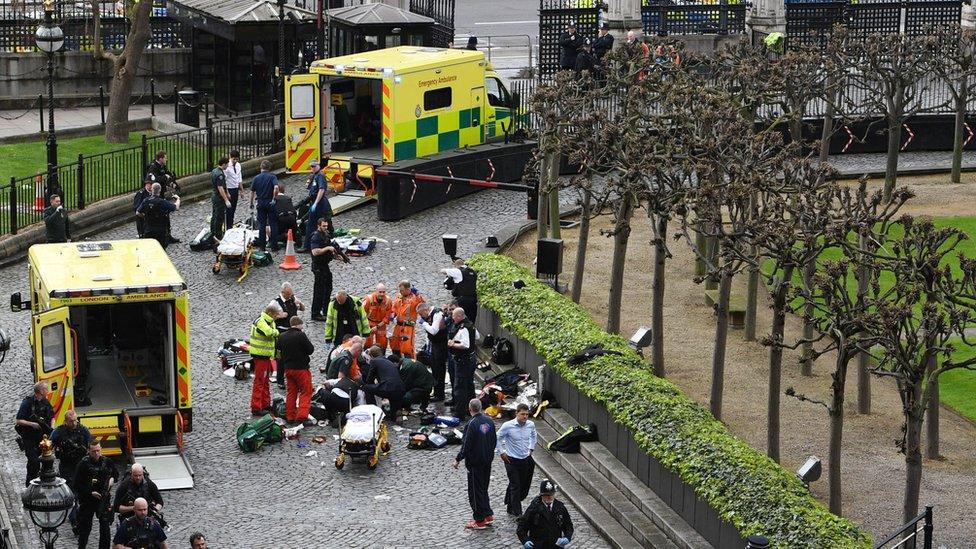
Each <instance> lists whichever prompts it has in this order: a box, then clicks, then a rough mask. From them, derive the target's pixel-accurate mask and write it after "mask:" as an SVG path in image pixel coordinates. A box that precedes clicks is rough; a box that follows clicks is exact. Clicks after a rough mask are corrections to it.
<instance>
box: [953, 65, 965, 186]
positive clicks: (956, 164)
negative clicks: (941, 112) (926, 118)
mask: <svg viewBox="0 0 976 549" xmlns="http://www.w3.org/2000/svg"><path fill="white" fill-rule="evenodd" d="M968 85H969V78H968V77H967V75H966V74H965V73H964V74H963V75H962V76H961V77H959V97H957V98H956V125H955V127H954V128H953V132H952V182H953V183H959V182H960V181H961V177H962V143H963V141H964V139H963V126H964V125H965V123H966V100H967V99H968V93H967V90H966V87H967V86H968Z"/></svg>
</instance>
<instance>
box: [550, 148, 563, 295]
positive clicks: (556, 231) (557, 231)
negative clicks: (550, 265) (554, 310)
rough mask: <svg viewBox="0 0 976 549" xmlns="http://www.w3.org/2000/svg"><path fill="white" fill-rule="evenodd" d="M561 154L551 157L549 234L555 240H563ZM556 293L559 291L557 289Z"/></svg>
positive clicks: (554, 154) (553, 154)
mask: <svg viewBox="0 0 976 549" xmlns="http://www.w3.org/2000/svg"><path fill="white" fill-rule="evenodd" d="M559 160H560V158H559V153H552V155H550V157H549V174H548V182H549V234H551V235H552V237H553V238H562V232H561V227H560V226H559V185H558V184H557V182H558V181H559ZM556 291H559V289H558V288H557V289H556Z"/></svg>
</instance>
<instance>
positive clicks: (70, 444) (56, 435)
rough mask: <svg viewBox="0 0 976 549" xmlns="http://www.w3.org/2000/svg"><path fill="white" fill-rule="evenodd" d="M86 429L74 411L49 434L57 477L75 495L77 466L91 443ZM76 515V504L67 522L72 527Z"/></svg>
mask: <svg viewBox="0 0 976 549" xmlns="http://www.w3.org/2000/svg"><path fill="white" fill-rule="evenodd" d="M91 438H92V437H91V433H90V432H88V427H85V426H84V425H82V424H81V423H79V422H78V415H77V414H76V413H75V411H74V410H68V411H67V412H65V414H64V423H62V424H61V425H59V426H58V428H57V429H55V430H54V432H53V433H51V444H53V445H54V455H55V456H57V458H58V476H59V477H61V478H63V479H64V480H65V481H66V482H67V483H68V487H69V488H71V490H72V491H74V492H75V493H77V492H78V490H77V489H76V488H75V473H76V472H77V471H78V464H79V463H81V460H82V459H84V458H85V456H86V455H88V443H90V442H91ZM77 513H78V502H77V501H75V506H74V507H72V508H71V513H70V514H69V515H68V521H69V522H70V523H71V524H72V526H74V524H75V519H76V518H77Z"/></svg>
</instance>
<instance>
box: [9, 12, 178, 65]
mask: <svg viewBox="0 0 976 549" xmlns="http://www.w3.org/2000/svg"><path fill="white" fill-rule="evenodd" d="M54 6H55V8H54V20H55V22H56V23H57V24H58V26H60V27H61V30H62V31H63V32H64V49H63V51H92V50H93V49H94V47H93V46H94V42H93V36H94V19H93V17H92V11H91V8H90V7H89V3H88V2H56V3H55V4H54ZM99 13H100V14H101V23H102V31H101V39H102V47H103V48H105V49H121V48H122V47H123V46H125V37H126V35H127V34H128V32H129V22H128V19H126V18H125V17H123V16H122V14H121V13H119V12H117V11H116V3H115V2H112V1H101V2H99ZM43 21H44V2H43V1H42V0H20V1H19V2H6V1H5V2H3V3H0V52H8V53H28V52H33V51H36V50H35V39H34V32H35V30H36V29H37V26H38V25H39V24H40V23H42V22H43ZM150 26H151V28H152V35H151V37H150V40H149V43H148V44H147V45H146V47H147V48H182V47H187V46H188V45H189V38H188V33H187V29H185V28H184V27H183V25H182V24H181V23H180V22H179V21H176V20H175V19H171V18H170V17H167V15H166V8H165V3H164V2H162V0H157V1H156V2H155V5H154V7H153V13H152V17H151V18H150Z"/></svg>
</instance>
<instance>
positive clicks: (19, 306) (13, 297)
mask: <svg viewBox="0 0 976 549" xmlns="http://www.w3.org/2000/svg"><path fill="white" fill-rule="evenodd" d="M26 309H30V301H23V300H22V299H21V297H20V292H14V293H12V294H10V310H11V311H13V312H15V313H16V312H18V311H23V310H26Z"/></svg>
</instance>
